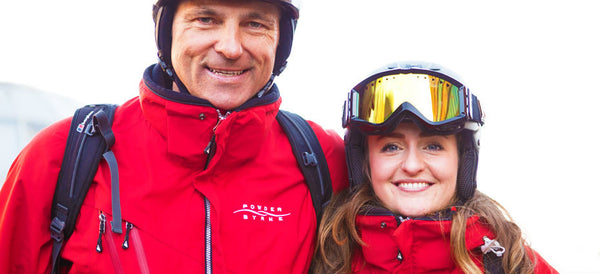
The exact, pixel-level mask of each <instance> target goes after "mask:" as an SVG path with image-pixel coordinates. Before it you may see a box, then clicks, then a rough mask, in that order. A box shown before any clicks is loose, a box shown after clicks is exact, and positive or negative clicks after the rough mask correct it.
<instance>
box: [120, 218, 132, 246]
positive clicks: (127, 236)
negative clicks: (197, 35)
mask: <svg viewBox="0 0 600 274" xmlns="http://www.w3.org/2000/svg"><path fill="white" fill-rule="evenodd" d="M125 228H126V230H125V240H124V241H123V245H121V247H123V249H128V248H129V232H131V229H132V228H133V224H132V223H130V222H125Z"/></svg>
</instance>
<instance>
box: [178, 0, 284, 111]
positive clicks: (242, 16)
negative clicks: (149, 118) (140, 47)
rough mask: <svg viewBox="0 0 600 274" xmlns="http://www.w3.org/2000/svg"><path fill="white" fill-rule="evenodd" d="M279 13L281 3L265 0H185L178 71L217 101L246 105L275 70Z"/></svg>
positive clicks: (204, 95)
mask: <svg viewBox="0 0 600 274" xmlns="http://www.w3.org/2000/svg"><path fill="white" fill-rule="evenodd" d="M279 17H280V10H279V8H278V7H276V6H275V5H273V4H270V3H266V2H262V1H218V0H184V1H182V2H181V3H180V4H179V6H178V8H177V11H176V12H175V17H174V19H173V43H172V49H171V60H172V62H173V68H174V69H175V73H177V76H179V78H180V80H181V82H183V84H184V85H185V86H186V87H187V88H188V90H189V92H190V93H191V94H192V95H194V96H196V97H200V98H202V99H206V100H208V101H210V102H211V103H212V104H213V105H214V106H215V107H217V108H220V109H226V110H229V109H234V108H236V107H238V106H240V105H241V104H243V103H244V102H246V101H247V100H248V99H250V98H251V97H252V96H254V95H255V94H256V93H257V92H258V91H259V90H260V89H261V88H262V87H263V86H264V85H265V84H266V83H267V81H268V80H269V77H270V76H271V73H272V71H273V66H274V62H275V52H276V50H277V43H278V41H279ZM174 88H175V89H177V87H174Z"/></svg>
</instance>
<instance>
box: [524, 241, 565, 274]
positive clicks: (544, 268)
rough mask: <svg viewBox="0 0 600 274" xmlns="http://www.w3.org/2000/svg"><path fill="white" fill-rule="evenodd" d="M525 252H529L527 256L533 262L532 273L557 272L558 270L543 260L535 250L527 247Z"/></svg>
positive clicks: (552, 273) (550, 273)
mask: <svg viewBox="0 0 600 274" xmlns="http://www.w3.org/2000/svg"><path fill="white" fill-rule="evenodd" d="M527 253H529V256H530V257H531V258H532V260H533V262H534V263H535V269H534V271H533V272H534V273H544V274H546V273H548V274H554V273H556V274H558V271H556V269H554V268H553V267H552V266H551V265H550V264H549V263H548V262H547V261H546V260H544V258H542V256H541V255H540V254H539V253H537V252H536V251H535V250H533V249H531V248H529V247H527Z"/></svg>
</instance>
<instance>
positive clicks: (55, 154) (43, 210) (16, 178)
mask: <svg viewBox="0 0 600 274" xmlns="http://www.w3.org/2000/svg"><path fill="white" fill-rule="evenodd" d="M69 126H70V119H65V120H63V121H60V122H57V123H55V124H53V125H51V126H49V127H47V128H45V129H44V130H42V131H41V132H40V133H38V134H37V135H36V136H35V137H34V138H33V140H32V141H31V142H30V143H29V144H28V145H27V146H26V147H25V148H24V149H23V150H22V151H21V153H20V154H19V155H18V156H17V158H16V159H15V161H14V162H13V164H12V166H11V168H10V169H9V171H8V175H7V177H6V181H5V182H4V184H3V185H2V189H1V190H0V273H48V272H49V271H50V268H51V266H50V256H51V251H52V240H51V238H50V215H51V204H52V198H53V196H54V189H55V186H56V180H57V178H58V173H59V171H60V166H61V163H62V157H63V153H64V149H65V146H66V140H67V132H68V130H69Z"/></svg>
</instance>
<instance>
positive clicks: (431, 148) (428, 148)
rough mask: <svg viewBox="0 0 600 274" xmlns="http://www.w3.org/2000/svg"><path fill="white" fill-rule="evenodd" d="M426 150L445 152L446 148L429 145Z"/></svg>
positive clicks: (438, 145)
mask: <svg viewBox="0 0 600 274" xmlns="http://www.w3.org/2000/svg"><path fill="white" fill-rule="evenodd" d="M425 149H426V150H435V151H437V150H443V149H444V148H443V147H442V146H441V145H440V144H429V145H427V146H425Z"/></svg>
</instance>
